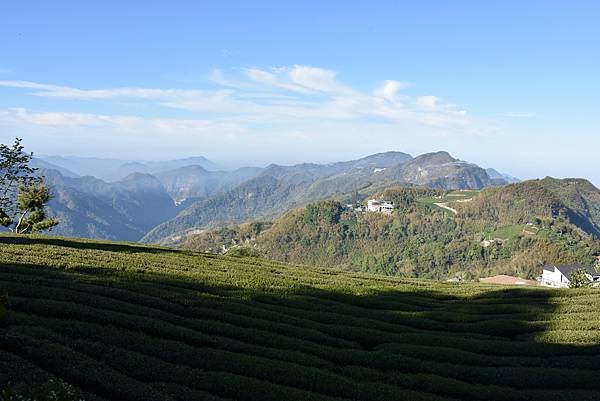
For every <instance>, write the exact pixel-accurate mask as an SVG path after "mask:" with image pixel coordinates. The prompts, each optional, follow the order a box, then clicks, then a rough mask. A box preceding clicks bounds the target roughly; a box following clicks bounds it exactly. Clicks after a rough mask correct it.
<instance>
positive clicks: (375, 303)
mask: <svg viewBox="0 0 600 401" xmlns="http://www.w3.org/2000/svg"><path fill="white" fill-rule="evenodd" d="M0 255H1V256H0V288H4V289H6V290H7V292H8V296H9V301H8V308H7V312H6V313H5V315H4V317H2V318H1V319H0V386H1V387H2V388H3V389H4V391H2V392H0V394H2V395H3V396H4V397H5V398H7V399H17V398H10V397H16V396H14V394H25V393H27V391H30V390H28V389H31V388H35V387H38V388H40V387H44V386H46V385H47V384H48V383H56V380H57V379H61V380H62V381H63V382H64V383H68V384H69V385H70V386H72V391H70V395H69V397H72V399H85V400H107V399H109V400H140V401H141V400H247V401H251V400H253V401H254V400H273V401H281V400H373V401H375V400H381V401H388V400H417V401H418V400H439V401H442V400H482V401H483V400H486V401H488V400H526V401H536V400H542V401H550V400H599V399H600V391H599V386H600V346H599V344H600V331H599V329H600V318H599V315H598V311H599V310H600V293H599V292H597V291H595V290H589V289H588V290H544V289H538V288H528V289H525V288H505V287H492V286H484V285H480V284H468V283H467V284H450V283H439V282H433V281H417V280H402V279H396V278H388V277H382V276H373V275H365V274H351V273H345V272H341V271H337V270H328V269H314V268H310V267H305V266H297V265H287V264H283V263H278V262H272V261H265V260H259V259H250V258H247V259H244V258H227V257H221V256H213V255H204V254H199V253H194V252H187V251H175V250H169V249H160V248H151V247H143V246H137V245H128V244H119V243H107V242H92V241H83V240H72V239H61V238H50V237H19V238H17V237H13V236H0ZM10 394H13V395H12V396H11V395H10ZM1 397H2V396H0V398H1ZM48 399H50V398H48Z"/></svg>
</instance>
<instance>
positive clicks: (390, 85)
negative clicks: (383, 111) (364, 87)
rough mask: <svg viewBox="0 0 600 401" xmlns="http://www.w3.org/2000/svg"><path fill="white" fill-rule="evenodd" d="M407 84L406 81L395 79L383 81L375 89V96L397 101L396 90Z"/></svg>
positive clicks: (405, 86)
mask: <svg viewBox="0 0 600 401" xmlns="http://www.w3.org/2000/svg"><path fill="white" fill-rule="evenodd" d="M408 86H409V84H408V83H406V82H400V81H395V80H388V81H385V82H384V83H383V84H382V85H381V86H380V87H378V88H377V89H375V92H374V93H375V96H377V97H380V98H382V99H385V100H388V101H390V102H396V101H398V92H399V91H400V90H402V89H404V88H407V87H408Z"/></svg>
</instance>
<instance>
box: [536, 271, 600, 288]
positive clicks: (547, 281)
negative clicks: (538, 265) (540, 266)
mask: <svg viewBox="0 0 600 401" xmlns="http://www.w3.org/2000/svg"><path fill="white" fill-rule="evenodd" d="M579 269H584V270H585V271H586V276H587V278H588V280H590V283H592V284H593V283H595V282H600V274H598V272H596V269H594V268H593V267H592V266H582V265H563V266H556V265H547V266H544V271H543V273H542V280H541V282H540V285H543V286H545V287H553V288H567V287H568V286H569V275H570V274H571V273H572V272H574V271H575V270H579Z"/></svg>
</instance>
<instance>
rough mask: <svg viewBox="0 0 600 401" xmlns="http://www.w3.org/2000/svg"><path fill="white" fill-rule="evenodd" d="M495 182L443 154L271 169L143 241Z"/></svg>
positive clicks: (192, 208)
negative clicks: (360, 197)
mask: <svg viewBox="0 0 600 401" xmlns="http://www.w3.org/2000/svg"><path fill="white" fill-rule="evenodd" d="M500 182H501V181H499V180H492V179H490V178H489V177H488V176H487V173H486V171H485V170H484V169H482V168H480V167H477V166H475V165H473V164H469V163H466V162H462V161H460V160H457V159H454V158H452V157H451V156H450V155H449V154H448V153H446V152H438V153H434V154H427V155H422V156H419V157H416V158H414V159H413V158H411V156H410V155H407V154H405V153H401V152H387V153H379V154H375V155H371V156H368V157H365V158H363V159H359V160H352V161H348V162H339V163H333V164H311V163H305V164H298V165H295V166H279V165H270V166H268V167H267V168H265V169H264V171H262V172H261V173H260V175H259V176H258V177H256V178H253V179H251V180H249V181H246V182H244V183H242V184H240V185H239V186H237V187H235V188H232V189H230V190H228V191H224V192H221V193H218V194H215V195H214V196H212V197H209V198H207V199H202V200H200V201H198V202H196V203H194V204H193V205H191V206H190V207H189V208H188V209H186V210H184V211H183V212H181V213H180V214H179V215H178V216H177V217H175V218H174V219H172V220H170V221H168V222H166V223H164V224H161V225H160V226H158V227H156V228H155V229H154V230H152V231H151V232H150V233H148V234H147V235H146V236H145V237H144V238H143V242H147V243H172V242H173V241H177V240H179V239H180V238H182V237H183V236H184V235H185V234H186V233H189V232H195V231H202V230H206V229H210V228H214V227H219V226H224V225H228V224H233V223H240V222H245V221H248V220H252V219H265V218H272V217H275V216H278V215H281V214H282V213H283V212H285V211H288V210H291V209H293V208H295V207H299V206H303V205H306V204H307V203H309V202H314V201H318V200H323V199H331V198H335V199H338V200H347V199H348V200H349V199H352V198H353V196H355V194H356V193H357V192H365V191H370V192H373V191H375V190H377V189H382V188H385V187H386V186H390V185H392V184H396V185H397V184H398V183H404V184H405V185H409V184H423V185H428V186H430V187H434V188H483V187H487V186H491V185H496V184H498V183H500Z"/></svg>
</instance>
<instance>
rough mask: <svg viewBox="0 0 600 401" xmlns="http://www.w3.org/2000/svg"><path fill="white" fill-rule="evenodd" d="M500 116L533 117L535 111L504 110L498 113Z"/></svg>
mask: <svg viewBox="0 0 600 401" xmlns="http://www.w3.org/2000/svg"><path fill="white" fill-rule="evenodd" d="M498 115H499V116H500V117H512V118H529V117H535V116H536V113H534V112H532V111H505V112H503V113H498Z"/></svg>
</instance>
